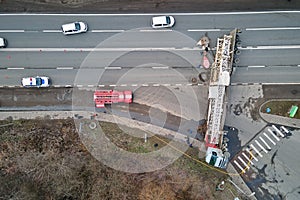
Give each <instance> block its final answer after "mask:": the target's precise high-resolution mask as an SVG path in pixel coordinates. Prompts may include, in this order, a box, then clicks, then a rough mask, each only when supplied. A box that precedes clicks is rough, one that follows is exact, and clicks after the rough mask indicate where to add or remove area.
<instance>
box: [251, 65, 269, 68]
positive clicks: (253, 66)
mask: <svg viewBox="0 0 300 200" xmlns="http://www.w3.org/2000/svg"><path fill="white" fill-rule="evenodd" d="M248 67H249V68H261V67H265V66H264V65H250V66H248Z"/></svg>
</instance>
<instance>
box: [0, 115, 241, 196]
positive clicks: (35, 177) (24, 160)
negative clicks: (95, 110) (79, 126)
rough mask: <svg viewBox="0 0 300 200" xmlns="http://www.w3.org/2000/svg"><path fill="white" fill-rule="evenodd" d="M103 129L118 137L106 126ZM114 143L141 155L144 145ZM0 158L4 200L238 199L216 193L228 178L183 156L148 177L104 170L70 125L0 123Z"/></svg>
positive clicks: (131, 141) (228, 188)
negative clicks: (218, 187) (218, 186)
mask: <svg viewBox="0 0 300 200" xmlns="http://www.w3.org/2000/svg"><path fill="white" fill-rule="evenodd" d="M101 123H103V122H101ZM102 125H103V124H102ZM105 126H106V127H107V128H108V129H109V130H111V132H115V133H114V134H119V135H121V134H122V132H121V131H120V130H118V129H117V128H116V127H114V125H113V124H111V123H107V124H106V125H105ZM134 131H138V130H134ZM112 137H115V136H114V135H113V134H112ZM118 138H119V139H121V140H122V141H121V142H120V143H119V145H121V146H122V147H124V149H126V148H131V149H132V150H133V151H140V150H141V148H138V145H141V144H142V143H143V141H139V140H137V141H135V140H134V139H132V138H131V139H128V138H127V139H126V137H124V136H119V137H118ZM126 142H127V143H126ZM152 142H153V143H155V142H157V141H155V140H153V141H151V140H149V146H145V147H143V149H142V150H145V149H146V150H147V151H153V150H155V148H153V145H152V144H153V143H152ZM122 143H123V144H122ZM133 144H134V146H132V145H133ZM159 145H160V144H159ZM142 152H143V151H142ZM197 152H198V151H197V149H195V148H190V149H189V151H188V152H187V153H188V154H189V155H190V156H192V157H197ZM0 157H1V162H0V173H1V176H0V184H1V187H0V196H1V197H2V198H4V199H25V200H26V199H30V200H34V199H46V200H47V199H59V200H63V199H64V200H65V199H84V200H96V199H97V200H98V199H104V200H105V199H230V198H232V193H231V191H232V192H233V193H234V194H235V196H237V194H236V191H235V189H234V188H232V186H231V185H229V184H228V185H225V190H224V191H223V192H220V191H215V186H216V185H217V184H218V183H219V182H220V181H221V180H224V179H226V178H227V176H225V175H224V174H221V173H219V172H217V171H214V170H211V169H209V168H207V167H205V166H203V165H201V164H199V163H198V162H196V161H194V160H191V159H190V158H188V157H185V156H183V157H181V158H179V159H178V160H177V161H175V162H174V163H173V164H172V165H170V166H168V167H166V168H164V169H162V170H158V171H155V172H151V173H142V174H128V173H124V172H120V171H115V170H113V169H111V168H108V167H106V166H104V165H103V164H102V163H100V162H99V161H97V160H95V159H94V158H93V157H92V156H91V155H90V153H89V152H88V151H87V150H86V148H85V146H84V145H82V143H81V141H80V138H79V137H78V135H77V133H76V131H75V126H74V124H73V120H18V121H7V120H6V121H0Z"/></svg>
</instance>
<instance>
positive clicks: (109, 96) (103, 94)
mask: <svg viewBox="0 0 300 200" xmlns="http://www.w3.org/2000/svg"><path fill="white" fill-rule="evenodd" d="M94 102H95V105H96V107H97V108H104V106H105V105H106V104H113V103H121V102H123V103H132V91H129V90H127V91H122V92H119V91H116V90H96V91H95V92H94Z"/></svg>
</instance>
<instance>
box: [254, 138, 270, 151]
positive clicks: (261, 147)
mask: <svg viewBox="0 0 300 200" xmlns="http://www.w3.org/2000/svg"><path fill="white" fill-rule="evenodd" d="M255 143H256V144H257V145H258V146H259V147H260V148H261V149H262V150H263V151H264V152H265V153H268V151H267V150H266V149H265V148H264V147H263V146H262V145H261V144H260V143H259V142H258V141H257V140H255Z"/></svg>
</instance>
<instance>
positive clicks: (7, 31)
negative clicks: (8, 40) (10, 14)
mask: <svg viewBox="0 0 300 200" xmlns="http://www.w3.org/2000/svg"><path fill="white" fill-rule="evenodd" d="M24 32H25V30H0V33H24Z"/></svg>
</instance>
